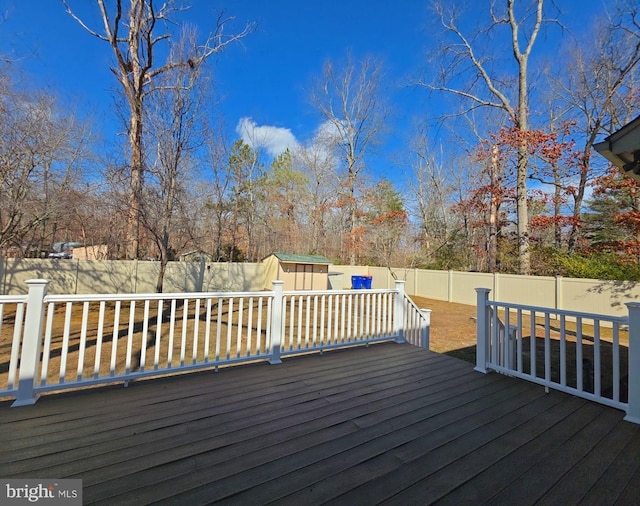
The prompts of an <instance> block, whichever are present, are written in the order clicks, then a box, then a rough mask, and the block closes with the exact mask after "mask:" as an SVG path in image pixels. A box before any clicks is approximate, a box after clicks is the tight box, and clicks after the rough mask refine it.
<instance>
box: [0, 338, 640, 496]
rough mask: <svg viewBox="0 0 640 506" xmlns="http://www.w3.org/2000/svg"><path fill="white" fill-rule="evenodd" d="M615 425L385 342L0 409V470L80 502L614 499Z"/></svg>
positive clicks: (635, 456)
mask: <svg viewBox="0 0 640 506" xmlns="http://www.w3.org/2000/svg"><path fill="white" fill-rule="evenodd" d="M623 416H624V414H623V413H622V412H620V411H617V410H614V409H611V408H607V407H604V406H600V405H597V404H594V403H591V402H588V401H585V400H582V399H578V398H575V397H572V396H569V395H565V394H561V393H558V392H551V393H549V394H546V393H545V392H544V389H543V388H542V387H540V386H537V385H533V384H529V383H526V382H524V381H519V380H515V379H513V378H507V377H504V376H502V375H498V374H490V375H483V374H480V373H477V372H475V371H474V370H473V366H472V365H471V364H468V363H466V362H462V361H460V360H457V359H454V358H451V357H448V356H444V355H439V354H436V353H432V352H429V351H427V350H422V349H418V348H414V347H412V346H410V345H398V344H395V343H388V344H378V345H375V346H370V347H368V348H354V349H350V350H340V351H337V350H336V351H330V352H326V353H324V354H323V355H309V356H299V357H289V358H286V359H285V360H284V361H283V364H281V365H277V366H275V365H274V366H270V365H265V364H252V365H249V366H242V367H228V368H222V369H220V371H219V372H217V373H214V372H213V371H204V372H198V373H192V374H188V375H180V376H175V377H171V378H162V379H150V380H144V381H137V382H134V383H132V384H130V386H129V387H128V388H122V387H121V386H120V387H118V386H108V387H103V388H93V389H87V390H84V391H78V392H66V393H59V394H49V395H46V396H43V397H42V398H41V399H40V400H39V401H38V403H36V405H34V406H31V407H26V408H19V409H11V408H9V404H8V403H7V402H3V403H0V427H1V428H2V430H1V431H0V466H1V467H2V470H3V476H7V477H11V476H13V477H25V478H28V477H39V478H71V477H74V478H82V479H83V485H84V499H85V502H86V503H87V504H105V505H109V504H123V505H124V504H148V503H150V502H158V503H160V504H206V503H210V502H213V501H216V502H219V503H220V504H267V503H270V502H274V503H278V504H285V505H286V504H305V505H307V504H308V505H311V504H327V503H328V504H350V505H352V504H378V503H383V502H386V503H387V504H410V503H419V504H425V503H429V502H435V501H439V502H441V503H444V504H464V503H470V502H473V503H484V502H486V503H489V504H507V503H509V504H526V503H533V502H535V501H540V503H541V504H559V503H563V504H569V503H573V502H577V501H580V500H582V501H584V502H585V503H586V504H601V503H607V502H612V498H617V499H618V500H620V501H621V502H622V503H624V501H626V500H629V499H630V498H637V497H638V495H639V489H638V477H639V476H640V456H639V454H640V427H638V426H635V425H632V424H629V423H628V422H624V421H622V418H623ZM523 497H526V498H527V499H526V500H523ZM613 500H615V499H613Z"/></svg>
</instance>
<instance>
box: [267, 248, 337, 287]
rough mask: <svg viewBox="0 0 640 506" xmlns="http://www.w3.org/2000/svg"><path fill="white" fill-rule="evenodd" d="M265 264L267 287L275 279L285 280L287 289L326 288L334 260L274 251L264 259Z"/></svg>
mask: <svg viewBox="0 0 640 506" xmlns="http://www.w3.org/2000/svg"><path fill="white" fill-rule="evenodd" d="M262 263H263V264H264V266H265V270H264V273H265V276H264V279H265V288H267V289H270V288H271V282H272V281H274V280H280V281H284V289H285V290H326V289H327V288H328V286H329V265H331V264H332V263H333V262H331V260H329V259H328V258H326V257H323V256H319V255H294V254H291V253H272V254H271V255H269V256H268V257H266V258H264V259H263V260H262Z"/></svg>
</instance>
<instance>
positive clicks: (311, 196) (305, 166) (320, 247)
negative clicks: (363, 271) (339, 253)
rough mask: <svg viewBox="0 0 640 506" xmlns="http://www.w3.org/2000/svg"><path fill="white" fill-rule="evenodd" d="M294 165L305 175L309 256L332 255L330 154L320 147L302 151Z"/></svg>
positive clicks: (332, 186)
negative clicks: (317, 254)
mask: <svg viewBox="0 0 640 506" xmlns="http://www.w3.org/2000/svg"><path fill="white" fill-rule="evenodd" d="M295 160H296V163H297V164H298V165H299V166H300V167H301V169H302V170H303V171H304V173H305V174H306V182H307V190H306V194H307V195H308V200H307V201H306V202H303V206H305V208H306V216H307V223H308V225H309V227H307V231H306V232H307V241H306V242H307V245H308V251H307V252H308V253H319V254H322V255H325V256H327V255H333V254H335V252H334V251H333V247H334V245H333V244H330V240H331V237H332V236H333V235H334V234H331V233H330V231H329V221H330V217H331V211H332V209H333V208H334V206H335V200H336V199H335V196H336V190H337V189H336V185H335V178H334V177H333V175H334V174H335V172H334V171H335V163H334V157H333V156H332V154H331V153H330V152H329V151H327V150H326V149H325V147H324V146H322V145H320V144H319V143H316V142H314V143H311V144H310V145H308V146H305V147H301V148H300V149H298V150H297V151H296V153H295Z"/></svg>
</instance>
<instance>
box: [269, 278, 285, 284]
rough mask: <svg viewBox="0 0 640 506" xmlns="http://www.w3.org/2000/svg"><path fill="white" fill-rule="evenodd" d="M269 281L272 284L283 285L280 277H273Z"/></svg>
mask: <svg viewBox="0 0 640 506" xmlns="http://www.w3.org/2000/svg"><path fill="white" fill-rule="evenodd" d="M271 283H272V284H274V285H284V281H282V280H281V279H274V280H273V281H272V282H271Z"/></svg>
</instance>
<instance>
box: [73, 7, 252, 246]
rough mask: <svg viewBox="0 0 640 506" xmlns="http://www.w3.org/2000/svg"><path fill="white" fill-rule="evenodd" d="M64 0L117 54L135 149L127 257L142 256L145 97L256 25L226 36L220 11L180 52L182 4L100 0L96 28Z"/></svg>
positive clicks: (118, 74) (131, 143) (115, 68)
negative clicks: (205, 32)
mask: <svg viewBox="0 0 640 506" xmlns="http://www.w3.org/2000/svg"><path fill="white" fill-rule="evenodd" d="M62 3H63V4H64V6H65V8H66V10H67V12H68V13H69V14H70V15H71V16H72V17H73V19H75V20H76V21H77V22H78V23H79V24H80V25H81V26H82V27H83V28H84V29H85V30H86V31H87V32H88V33H89V34H91V35H93V36H94V37H97V38H98V39H100V40H102V41H105V42H107V43H108V44H109V46H110V47H111V49H112V51H113V54H114V56H115V59H116V63H115V65H114V66H113V67H111V71H112V72H113V74H114V75H115V77H116V79H117V80H118V83H119V84H120V88H121V91H122V92H123V94H124V96H125V98H126V103H127V106H128V109H129V122H128V132H127V133H128V141H129V150H130V153H129V170H130V181H129V196H128V200H129V205H128V207H129V209H128V217H127V235H128V241H127V250H128V251H127V256H128V257H129V258H137V257H138V254H139V226H140V213H141V199H142V190H143V175H144V170H145V167H144V159H145V157H144V151H143V132H144V128H143V122H144V104H145V98H146V97H147V96H148V95H149V94H151V93H153V92H154V91H156V90H157V89H158V87H159V85H160V84H159V78H160V77H161V76H162V75H163V74H166V73H168V72H171V71H173V70H174V69H177V68H180V67H182V68H189V69H197V68H198V67H200V66H201V65H202V64H203V63H204V62H205V61H206V60H207V59H208V58H209V57H211V56H212V55H214V54H216V53H219V52H220V51H222V50H223V49H224V48H225V47H226V46H228V45H229V44H231V43H233V42H235V41H237V40H239V39H242V38H243V37H245V36H246V35H248V34H249V33H250V32H251V31H252V30H253V25H251V24H248V25H246V26H245V27H244V29H243V30H242V31H241V32H239V33H237V34H232V35H227V34H226V33H225V30H224V29H225V27H226V26H227V25H228V23H229V22H230V20H231V19H232V18H225V17H223V16H222V15H220V16H219V17H218V19H217V21H216V25H215V31H214V32H213V33H212V34H210V35H209V37H208V38H207V39H206V40H205V41H204V43H202V44H196V43H194V44H193V45H192V46H191V47H189V48H188V51H186V52H183V51H181V52H177V53H176V52H174V51H171V50H170V48H171V45H172V44H171V41H172V35H171V33H170V32H169V27H170V26H171V24H172V23H171V16H172V14H174V13H175V11H176V10H178V9H177V8H175V7H174V6H173V2H172V1H171V0H167V1H165V2H162V3H160V5H159V7H158V4H157V2H154V0H115V2H113V3H109V5H107V2H106V1H105V0H97V4H98V8H99V10H100V16H101V18H102V23H103V27H102V29H94V28H91V27H90V26H89V25H88V24H86V23H85V22H84V21H83V20H82V19H80V18H79V17H78V16H77V15H76V14H75V13H74V11H73V10H72V9H71V7H70V6H69V4H68V2H67V0H62ZM127 7H128V9H127ZM163 45H164V46H165V47H163ZM166 46H168V47H169V50H167V49H166ZM163 52H165V53H166V54H168V55H169V57H168V59H167V60H166V61H165V62H164V63H163V64H160V65H158V63H157V62H158V60H159V58H160V57H161V55H162V54H163ZM176 56H177V57H176Z"/></svg>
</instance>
